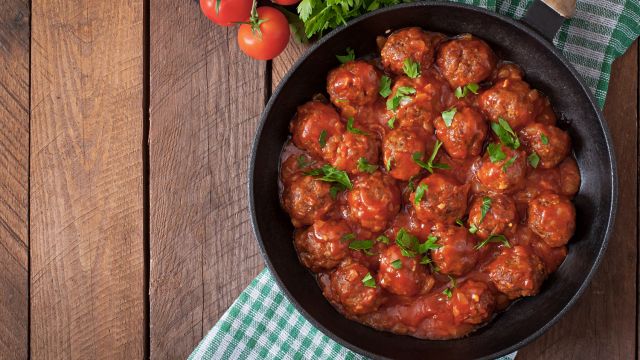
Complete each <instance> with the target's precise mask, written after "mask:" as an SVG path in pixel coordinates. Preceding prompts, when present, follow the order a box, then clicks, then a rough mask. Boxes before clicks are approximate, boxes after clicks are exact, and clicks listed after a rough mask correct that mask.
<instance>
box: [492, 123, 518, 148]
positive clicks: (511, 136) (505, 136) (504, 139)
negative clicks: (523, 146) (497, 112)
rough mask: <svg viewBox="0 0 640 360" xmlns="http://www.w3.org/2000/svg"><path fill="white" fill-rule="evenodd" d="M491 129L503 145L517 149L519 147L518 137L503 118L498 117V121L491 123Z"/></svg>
mask: <svg viewBox="0 0 640 360" xmlns="http://www.w3.org/2000/svg"><path fill="white" fill-rule="evenodd" d="M491 130H493V132H494V133H495V134H496V135H497V136H498V138H499V139H500V142H501V143H502V144H504V145H505V146H508V147H510V148H512V149H513V150H517V149H518V148H519V147H520V139H518V135H516V133H515V131H513V129H512V128H511V126H509V123H508V122H506V121H505V120H504V119H503V118H498V122H497V123H494V122H492V123H491Z"/></svg>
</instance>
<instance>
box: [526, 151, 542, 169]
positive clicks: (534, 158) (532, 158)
mask: <svg viewBox="0 0 640 360" xmlns="http://www.w3.org/2000/svg"><path fill="white" fill-rule="evenodd" d="M527 160H528V161H529V164H531V167H533V168H534V169H535V168H537V167H538V164H539V163H540V156H538V154H536V153H535V152H532V153H531V154H530V155H529V156H528V157H527Z"/></svg>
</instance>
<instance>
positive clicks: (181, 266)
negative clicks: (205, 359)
mask: <svg viewBox="0 0 640 360" xmlns="http://www.w3.org/2000/svg"><path fill="white" fill-rule="evenodd" d="M236 31H237V30H236V29H235V28H233V27H231V28H224V27H219V26H215V25H213V24H212V23H211V22H210V21H208V20H207V19H206V18H205V17H204V16H203V15H202V14H201V12H200V10H199V8H198V4H197V3H194V2H184V1H174V0H158V1H153V2H151V49H150V54H151V64H150V71H151V74H150V80H151V83H150V102H151V108H150V129H149V153H150V175H151V178H150V203H151V209H150V232H151V234H150V256H151V268H150V321H151V357H152V358H154V359H176V358H186V356H187V355H188V354H189V353H190V352H191V351H192V350H193V348H194V347H195V346H196V345H197V344H198V342H199V341H200V340H201V339H202V337H203V336H204V335H205V334H206V332H207V331H208V330H209V329H210V328H211V327H212V326H213V325H214V324H215V322H216V321H217V320H218V319H219V317H220V316H221V315H222V314H223V313H224V311H226V309H227V308H228V307H229V305H231V303H232V302H233V301H234V300H235V299H236V298H237V296H238V295H239V294H240V292H241V291H242V290H243V289H244V288H245V287H246V286H247V285H248V284H249V282H250V281H251V279H253V277H255V276H256V275H257V273H258V272H259V271H260V270H261V269H262V267H263V265H262V258H261V257H260V255H259V253H258V249H257V244H256V241H255V239H254V236H253V233H252V231H251V225H250V221H249V212H248V199H247V169H248V166H249V152H250V148H251V142H252V140H253V136H254V133H255V128H256V124H257V122H258V116H259V114H260V112H261V111H262V109H263V105H264V102H265V99H264V97H265V92H266V88H265V79H266V76H265V69H266V63H265V62H258V61H255V60H251V59H249V58H248V57H246V56H245V55H243V54H242V53H241V52H240V51H239V50H238V48H237V45H236Z"/></svg>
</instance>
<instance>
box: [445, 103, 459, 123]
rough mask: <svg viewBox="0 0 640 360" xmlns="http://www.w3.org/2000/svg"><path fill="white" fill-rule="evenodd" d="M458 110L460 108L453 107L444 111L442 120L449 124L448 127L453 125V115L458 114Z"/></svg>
mask: <svg viewBox="0 0 640 360" xmlns="http://www.w3.org/2000/svg"><path fill="white" fill-rule="evenodd" d="M457 111H458V109H456V108H455V107H452V108H451V109H449V110H447V111H443V112H442V121H444V124H445V125H447V127H451V123H452V122H453V117H454V116H455V115H456V112H457Z"/></svg>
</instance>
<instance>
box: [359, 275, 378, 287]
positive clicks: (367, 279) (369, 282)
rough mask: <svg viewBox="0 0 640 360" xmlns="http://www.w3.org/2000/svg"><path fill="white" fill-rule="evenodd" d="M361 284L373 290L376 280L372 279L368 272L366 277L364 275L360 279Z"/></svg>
mask: <svg viewBox="0 0 640 360" xmlns="http://www.w3.org/2000/svg"><path fill="white" fill-rule="evenodd" d="M362 283H363V284H364V286H366V287H370V288H375V287H376V280H375V279H374V278H373V276H371V273H370V272H368V273H367V275H365V276H364V277H363V278H362Z"/></svg>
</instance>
